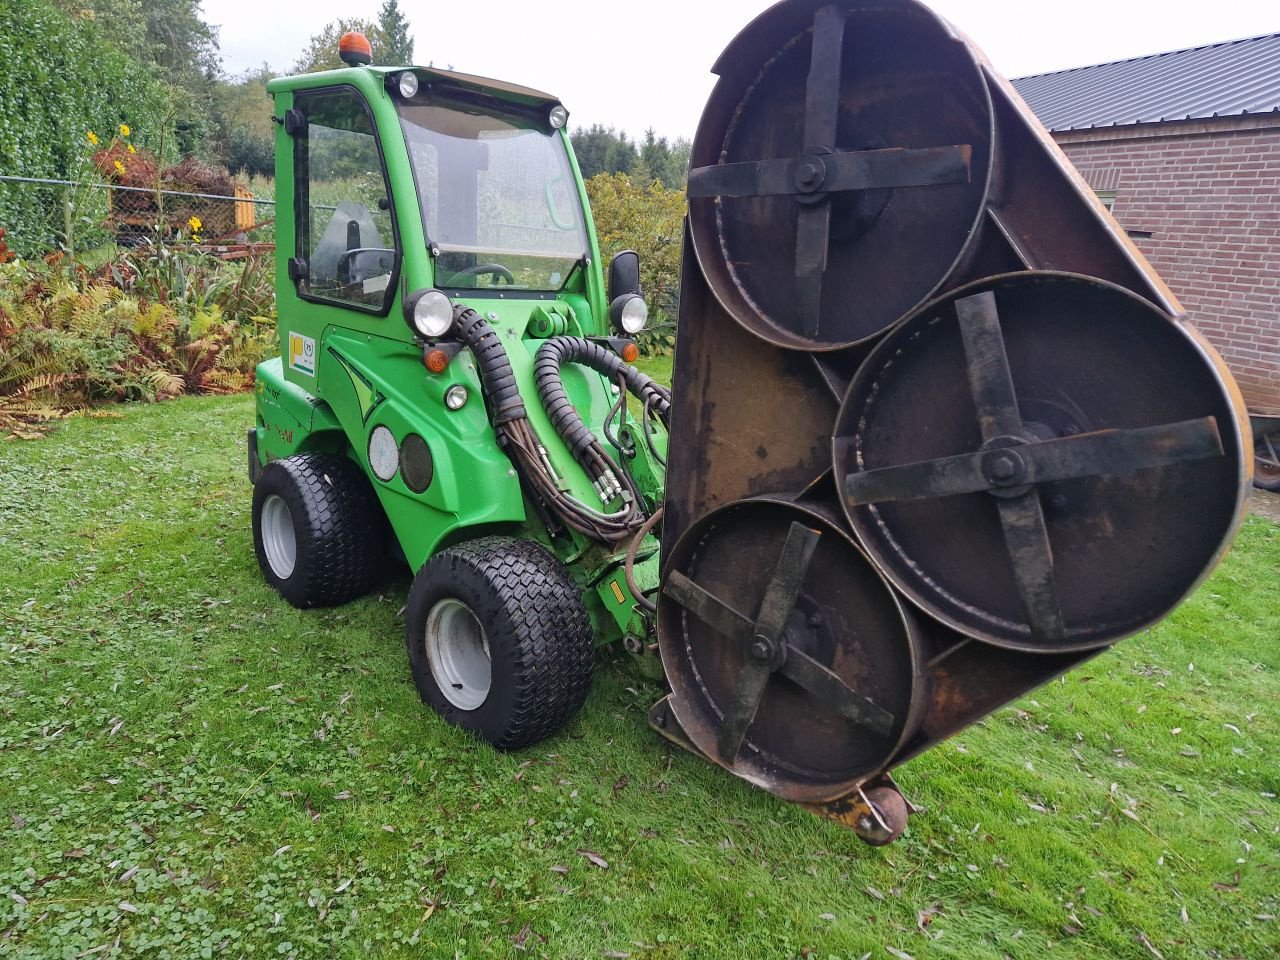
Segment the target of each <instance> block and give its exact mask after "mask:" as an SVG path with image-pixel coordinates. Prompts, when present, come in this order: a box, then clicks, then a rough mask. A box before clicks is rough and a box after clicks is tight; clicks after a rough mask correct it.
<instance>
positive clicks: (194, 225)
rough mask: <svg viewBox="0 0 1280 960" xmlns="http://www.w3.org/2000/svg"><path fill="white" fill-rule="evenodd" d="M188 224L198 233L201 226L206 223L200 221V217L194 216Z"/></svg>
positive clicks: (192, 230) (193, 231)
mask: <svg viewBox="0 0 1280 960" xmlns="http://www.w3.org/2000/svg"><path fill="white" fill-rule="evenodd" d="M187 226H189V227H190V228H191V232H192V233H198V232H199V231H200V228H201V227H202V226H204V224H203V223H201V222H200V218H199V217H195V216H193V217H192V218H191V219H190V220H188V221H187Z"/></svg>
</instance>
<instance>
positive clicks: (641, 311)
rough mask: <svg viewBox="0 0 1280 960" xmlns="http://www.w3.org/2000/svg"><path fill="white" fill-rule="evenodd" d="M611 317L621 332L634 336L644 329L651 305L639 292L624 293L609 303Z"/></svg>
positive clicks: (615, 326)
mask: <svg viewBox="0 0 1280 960" xmlns="http://www.w3.org/2000/svg"><path fill="white" fill-rule="evenodd" d="M609 319H610V320H612V321H613V326H614V328H615V329H616V330H617V331H618V332H619V333H623V334H626V335H627V336H630V337H633V336H635V335H636V334H637V333H639V332H640V331H641V330H643V329H644V325H645V321H647V320H648V319H649V307H648V305H647V304H646V303H645V302H644V298H643V297H642V296H640V294H638V293H624V294H623V295H622V296H620V297H618V299H616V300H614V301H613V303H611V304H609Z"/></svg>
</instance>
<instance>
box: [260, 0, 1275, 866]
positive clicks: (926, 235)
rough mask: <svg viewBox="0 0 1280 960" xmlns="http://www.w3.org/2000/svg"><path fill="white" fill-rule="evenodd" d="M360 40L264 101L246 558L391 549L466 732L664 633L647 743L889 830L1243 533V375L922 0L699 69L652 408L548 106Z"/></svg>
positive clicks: (425, 664) (431, 681)
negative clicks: (901, 777)
mask: <svg viewBox="0 0 1280 960" xmlns="http://www.w3.org/2000/svg"><path fill="white" fill-rule="evenodd" d="M342 55H343V59H344V60H345V62H346V63H347V64H348V66H347V67H346V68H344V69H341V70H333V71H328V72H324V73H316V74H311V75H306V76H297V77H287V78H281V79H276V80H273V81H271V83H270V84H269V87H268V89H269V91H270V94H271V96H272V97H273V98H274V120H275V122H276V185H277V221H276V223H277V226H276V229H277V252H276V277H277V301H278V309H279V327H280V344H281V355H280V356H279V357H275V358H272V359H271V360H269V361H267V362H265V363H263V364H262V365H261V366H260V367H259V368H258V377H257V422H256V425H255V427H254V428H253V429H252V430H250V431H249V435H248V446H249V451H248V452H249V472H250V476H251V478H252V481H253V485H254V493H253V534H254V544H255V547H256V551H257V556H258V561H259V563H260V565H261V567H262V571H263V574H264V576H265V577H266V579H267V581H268V582H269V583H270V584H271V585H272V586H273V587H274V588H275V589H276V590H278V591H279V592H280V593H281V594H282V595H283V596H284V597H285V599H287V600H288V601H289V602H290V603H292V604H294V605H295V606H298V607H317V606H327V605H334V604H341V603H344V602H346V601H349V600H352V599H355V598H356V597H359V596H361V595H362V594H364V593H366V592H367V591H369V590H371V589H372V588H373V587H374V585H375V584H377V583H378V582H379V581H380V580H381V578H382V577H383V576H384V575H385V574H386V573H387V572H388V569H389V567H390V566H391V565H392V564H395V563H400V564H402V565H407V567H408V568H409V570H410V571H411V572H412V573H413V583H412V586H411V588H410V590H409V597H408V602H407V605H406V608H405V642H406V646H407V649H408V654H409V663H410V668H411V671H412V674H413V679H414V681H415V683H416V684H417V687H418V690H419V692H420V693H421V695H422V699H423V700H424V701H426V702H427V703H428V704H429V705H430V706H431V707H432V708H433V709H434V710H435V711H437V712H438V713H439V714H440V715H441V716H442V717H444V719H445V720H447V721H448V722H450V723H452V724H455V725H457V726H459V727H462V728H464V729H466V730H469V731H472V732H473V733H475V734H476V735H478V736H479V737H481V738H482V739H484V740H485V741H487V742H489V743H490V744H492V745H494V746H495V747H497V748H499V749H519V748H521V747H525V746H528V745H530V744H533V743H535V742H537V741H539V740H541V739H543V738H545V737H548V736H551V735H552V734H554V733H555V732H556V731H557V730H558V729H560V728H561V727H562V726H563V725H564V724H565V723H566V722H567V721H568V720H569V719H570V718H571V717H572V716H573V714H574V713H575V711H577V710H578V709H579V708H580V707H581V706H582V705H583V703H584V701H585V700H586V697H587V692H588V689H589V686H590V681H591V672H592V665H593V661H594V653H595V647H596V646H597V645H603V644H608V643H614V642H617V641H622V642H623V643H624V645H625V647H626V649H627V650H628V651H630V652H631V653H633V654H635V655H636V656H637V657H639V658H641V659H648V660H651V661H653V660H655V659H656V658H655V655H654V651H655V649H656V651H657V654H658V656H659V657H660V659H661V665H662V672H663V676H664V678H665V681H666V683H667V686H668V692H667V693H666V695H665V696H664V697H663V698H662V699H661V700H660V701H659V702H658V703H657V704H656V705H655V706H654V708H653V709H652V710H651V711H650V714H649V717H648V720H649V723H650V725H651V726H652V727H653V728H654V730H655V731H656V732H657V733H658V734H660V735H661V736H663V737H665V738H667V739H668V740H670V741H672V742H674V743H676V744H679V745H680V746H682V747H684V748H686V749H688V750H689V751H691V752H693V753H694V754H696V755H698V756H700V757H702V758H704V759H706V760H709V761H711V762H713V763H716V764H718V765H720V766H722V767H723V768H725V769H726V770H728V771H730V772H731V773H733V774H735V775H737V776H739V777H742V778H744V779H746V780H748V781H750V782H751V783H753V784H755V785H757V786H759V787H761V788H763V789H765V790H768V791H770V792H771V793H774V794H775V795H777V796H779V797H781V798H783V799H786V800H789V801H792V802H796V803H800V804H802V805H804V806H806V807H807V808H809V809H811V810H813V811H814V812H816V813H818V814H820V815H822V816H826V817H829V818H831V819H833V820H836V821H838V822H840V823H843V824H845V825H847V826H849V827H850V828H852V829H853V830H854V831H855V832H856V833H857V834H858V836H860V837H861V838H862V839H864V840H866V841H867V842H870V843H876V844H880V843H887V842H889V841H890V840H892V839H894V838H895V837H897V836H898V835H899V834H900V833H901V832H902V830H903V828H904V827H905V825H906V818H907V814H908V811H909V804H907V803H906V801H905V800H904V799H903V797H902V795H901V793H900V792H899V791H898V789H897V787H896V785H895V784H894V782H893V780H892V779H891V778H890V775H889V771H890V770H891V769H892V768H893V767H895V766H897V765H899V764H901V763H903V762H905V761H906V760H908V759H910V758H911V757H913V756H915V755H917V754H919V753H920V752H921V751H923V750H925V749H928V748H929V747H931V746H933V745H936V744H937V743H938V742H940V741H941V740H943V739H945V738H947V737H949V736H951V735H953V734H954V733H956V732H957V731H959V730H961V729H963V728H964V727H965V726H967V725H969V724H971V723H973V722H975V721H977V720H979V719H981V718H982V717H983V716H985V715H987V714H989V713H990V712H991V711H993V710H995V709H997V708H998V707H1000V706H1001V705H1002V704H1004V703H1007V702H1009V701H1010V700H1012V699H1014V698H1016V697H1018V696H1020V695H1022V694H1023V693H1025V692H1027V691H1028V690H1031V689H1033V688H1034V687H1036V686H1038V685H1039V684H1042V683H1045V682H1047V681H1048V680H1050V679H1052V678H1053V677H1055V676H1057V675H1059V674H1061V673H1062V672H1064V671H1066V670H1068V669H1070V668H1072V667H1074V666H1076V665H1078V664H1079V663H1081V662H1083V661H1084V660H1086V659H1088V658H1090V657H1092V656H1095V655H1097V654H1099V653H1101V652H1103V651H1105V650H1107V649H1108V648H1109V647H1110V646H1111V645H1113V644H1114V643H1115V642H1116V641H1118V640H1120V639H1121V638H1123V637H1124V636H1127V635H1129V634H1132V633H1134V632H1136V631H1138V630H1142V629H1145V628H1146V627H1148V626H1150V625H1151V624H1153V623H1155V622H1156V621H1158V620H1159V619H1161V618H1162V617H1164V616H1165V615H1167V614H1168V613H1169V611H1171V610H1172V609H1173V608H1174V607H1175V606H1176V605H1177V604H1178V603H1179V602H1180V601H1181V600H1182V599H1183V598H1185V597H1186V596H1187V595H1188V594H1189V593H1190V592H1191V591H1192V590H1193V589H1194V588H1195V587H1196V586H1197V585H1198V584H1199V583H1200V582H1201V581H1202V580H1203V579H1204V577H1205V576H1207V574H1208V572H1209V571H1210V570H1211V569H1212V568H1213V566H1214V564H1215V563H1216V562H1217V560H1218V559H1219V558H1220V557H1221V555H1222V554H1223V552H1224V551H1225V550H1226V549H1227V547H1228V546H1229V544H1230V542H1231V539H1232V537H1233V536H1234V533H1235V531H1236V529H1237V527H1238V525H1239V523H1240V520H1241V517H1242V514H1243V510H1244V505H1245V498H1244V497H1245V489H1246V487H1247V484H1248V482H1249V467H1250V463H1251V457H1250V455H1249V454H1250V450H1249V447H1248V444H1247V443H1246V439H1245V438H1246V437H1247V436H1248V430H1247V419H1246V418H1245V414H1244V406H1243V403H1242V402H1241V400H1240V397H1239V393H1238V391H1237V390H1236V388H1235V385H1234V383H1233V382H1232V380H1231V377H1230V375H1229V374H1228V373H1227V372H1226V369H1225V367H1224V366H1223V365H1222V363H1221V360H1220V359H1219V358H1218V357H1217V356H1216V354H1214V352H1213V351H1212V349H1211V348H1210V347H1209V346H1208V345H1207V344H1206V343H1205V342H1204V341H1203V339H1202V338H1201V337H1199V335H1198V334H1197V333H1196V332H1195V330H1194V329H1193V328H1192V327H1191V326H1190V325H1189V324H1188V322H1187V320H1186V317H1185V315H1184V313H1183V311H1182V308H1181V306H1180V305H1179V304H1178V301H1177V300H1176V298H1175V297H1174V296H1173V294H1172V293H1170V291H1169V290H1168V288H1167V287H1165V285H1164V284H1163V283H1162V282H1161V281H1160V279H1159V277H1157V276H1156V275H1155V273H1154V272H1153V271H1152V270H1151V268H1150V266H1149V265H1148V264H1147V262H1146V261H1145V259H1143V257H1142V254H1141V253H1140V252H1139V251H1138V250H1137V248H1136V247H1135V246H1134V245H1133V243H1132V242H1131V241H1130V239H1129V238H1128V237H1127V236H1126V235H1125V233H1124V232H1123V231H1122V230H1121V229H1120V228H1119V227H1118V226H1117V225H1116V224H1115V222H1114V221H1113V220H1112V219H1111V218H1110V216H1109V214H1108V213H1107V211H1106V210H1104V209H1103V208H1102V206H1101V205H1100V204H1099V203H1098V202H1097V200H1096V198H1095V197H1094V196H1093V194H1092V192H1091V191H1090V190H1089V188H1088V186H1087V185H1086V184H1085V182H1084V181H1083V180H1082V179H1081V178H1080V177H1079V175H1078V174H1077V173H1076V172H1075V170H1074V169H1073V168H1072V167H1071V165H1070V163H1069V162H1068V161H1067V159H1066V158H1065V157H1064V156H1063V154H1062V153H1061V151H1059V150H1058V148H1057V147H1056V145H1054V143H1053V141H1052V140H1051V139H1050V138H1049V137H1048V135H1047V134H1046V133H1045V131H1044V129H1043V128H1042V127H1041V126H1040V124H1039V123H1038V122H1037V121H1036V119H1035V118H1034V116H1033V115H1032V114H1031V113H1030V111H1029V110H1028V109H1027V108H1026V106H1025V104H1023V103H1022V101H1021V100H1020V99H1019V98H1018V96H1017V94H1016V92H1014V91H1013V89H1012V88H1011V87H1010V86H1009V85H1008V84H1007V83H1006V82H1005V81H1004V80H1003V79H1002V78H1001V77H1000V76H999V75H998V74H997V73H996V72H995V71H994V70H993V69H992V68H991V66H990V64H989V63H988V62H987V61H986V60H985V59H984V58H983V57H982V55H981V54H980V53H979V52H978V51H977V49H976V48H975V47H974V46H973V45H972V44H971V43H970V42H969V41H968V40H967V38H965V37H964V36H963V35H962V34H960V33H959V32H957V31H956V30H955V28H954V27H952V26H951V25H950V24H948V23H946V22H945V21H943V20H941V19H940V18H938V17H936V16H935V15H934V14H932V13H931V12H930V11H929V10H928V9H927V8H926V7H924V6H923V5H922V4H920V3H918V2H916V0H836V2H819V0H783V2H781V3H778V4H776V5H775V6H773V7H771V8H770V9H768V10H766V11H765V12H763V13H762V14H761V15H760V16H759V17H758V18H756V20H754V21H753V22H752V23H751V24H749V25H748V26H747V27H746V28H745V29H743V31H742V32H741V33H740V34H739V36H738V37H737V38H736V39H735V40H734V41H733V42H732V43H731V44H730V45H729V47H728V48H727V49H726V50H725V51H724V53H723V54H722V55H721V57H720V59H719V60H718V61H717V62H716V63H715V65H714V68H713V70H714V72H715V73H716V75H717V77H718V79H717V81H716V85H715V88H714V90H713V92H712V94H711V97H710V99H709V101H708V103H707V105H706V108H705V110H704V113H703V116H702V120H701V122H700V124H699V127H698V131H697V135H696V136H695V138H694V141H693V148H692V158H691V169H690V173H689V182H688V199H689V214H688V218H687V221H686V225H685V236H684V253H683V263H682V271H683V272H682V278H681V294H680V305H679V317H678V321H679V322H678V333H677V344H676V361H675V373H674V378H673V388H672V389H671V390H668V389H667V388H666V387H665V386H663V385H660V384H658V383H655V382H654V381H653V380H651V379H650V378H649V377H647V376H646V375H644V374H643V373H642V372H640V371H639V370H637V369H636V368H635V367H634V366H632V363H633V362H634V361H635V359H636V357H637V349H636V340H635V337H636V335H637V334H638V333H639V332H640V331H641V330H642V329H643V327H644V325H645V323H646V320H647V316H648V309H647V307H646V304H645V301H644V299H643V298H642V291H641V290H640V288H639V262H638V259H637V257H636V255H635V254H634V253H632V252H622V253H619V254H617V255H616V256H614V257H613V258H612V260H611V262H610V263H609V266H608V269H607V271H606V270H605V268H604V264H603V263H602V260H601V256H600V249H599V244H598V242H597V238H596V234H595V231H594V228H593V225H592V221H591V216H590V212H589V208H588V201H587V194H586V191H585V189H584V185H583V181H582V177H581V174H580V172H579V169H578V166H577V163H576V161H575V159H574V155H573V150H572V148H571V146H570V141H569V137H568V136H567V132H566V121H567V119H568V114H567V111H566V109H565V107H564V106H563V105H562V104H561V103H560V102H559V101H558V100H557V99H556V98H555V97H552V96H549V95H547V94H545V93H540V92H538V91H536V90H531V89H528V88H526V87H522V86H517V85H514V84H511V83H505V82H499V81H496V80H490V79H485V78H483V77H478V76H471V75H466V74H461V73H455V72H452V71H447V70H439V69H434V68H426V67H408V66H403V67H384V66H372V65H371V56H370V51H369V46H368V42H367V41H366V40H364V38H363V37H360V36H359V35H352V34H348V35H347V36H346V37H344V38H343V41H342ZM606 274H607V279H606ZM655 641H656V643H655Z"/></svg>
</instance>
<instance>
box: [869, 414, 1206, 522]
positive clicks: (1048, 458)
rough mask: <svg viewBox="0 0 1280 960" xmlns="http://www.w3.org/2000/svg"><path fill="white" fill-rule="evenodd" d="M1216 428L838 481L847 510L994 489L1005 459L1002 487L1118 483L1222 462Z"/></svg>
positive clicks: (1094, 438) (1034, 446)
mask: <svg viewBox="0 0 1280 960" xmlns="http://www.w3.org/2000/svg"><path fill="white" fill-rule="evenodd" d="M1222 452H1223V448H1222V437H1221V435H1220V434H1219V432H1218V423H1217V420H1216V419H1214V418H1213V417H1201V418H1198V419H1195V420H1183V421H1180V422H1178V423H1166V424H1159V425H1157V426H1154V427H1137V428H1135V429H1131V430H1100V431H1097V432H1096V433H1082V434H1077V435H1076V436H1074V437H1060V438H1058V439H1056V440H1044V441H1040V442H1036V443H1027V444H1022V445H1020V446H1014V447H1002V448H1000V449H997V450H981V451H978V452H976V453H963V454H960V455H958V456H954V457H943V458H941V459H938V460H923V461H920V462H919V463H907V464H903V465H901V466H897V467H882V468H880V469H877V470H867V471H864V472H862V473H851V474H848V475H847V476H846V477H845V496H846V497H848V498H849V500H850V502H851V503H853V504H854V505H858V504H864V503H883V502H886V501H891V500H920V499H924V498H928V497H949V496H955V495H957V494H962V493H978V492H981V491H984V490H992V489H999V487H1000V486H1001V485H1002V484H1001V483H999V482H997V480H995V479H993V478H992V475H991V470H992V466H991V465H992V462H993V461H994V460H996V459H1001V458H1011V459H1010V462H1011V463H1013V464H1014V467H1015V468H1016V469H1015V471H1014V473H1013V474H1012V475H1010V477H1009V478H1008V483H1007V484H1004V485H1006V486H1021V485H1024V484H1030V483H1053V482H1055V481H1058V480H1075V479H1078V478H1080V477H1091V476H1119V475H1122V474H1128V473H1134V472H1136V471H1138V470H1149V469H1152V468H1154V467H1165V466H1170V465H1171V464H1175V463H1184V462H1188V461H1192V460H1204V459H1207V458H1209V457H1216V456H1221V455H1222Z"/></svg>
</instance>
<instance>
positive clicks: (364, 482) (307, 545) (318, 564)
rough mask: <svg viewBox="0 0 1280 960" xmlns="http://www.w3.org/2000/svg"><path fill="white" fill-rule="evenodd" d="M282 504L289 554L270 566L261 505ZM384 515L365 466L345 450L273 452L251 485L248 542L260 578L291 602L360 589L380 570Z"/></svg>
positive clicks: (325, 599)
mask: <svg viewBox="0 0 1280 960" xmlns="http://www.w3.org/2000/svg"><path fill="white" fill-rule="evenodd" d="M273 496H274V497H278V498H279V499H280V500H283V501H284V504H285V505H286V506H287V507H288V511H289V518H290V519H291V521H292V527H293V535H294V541H295V555H296V559H295V562H294V565H293V570H292V572H291V573H290V574H289V575H287V576H281V575H279V574H278V573H277V571H276V570H274V569H273V568H272V564H271V562H270V561H269V559H268V556H267V553H266V550H265V548H264V544H263V539H264V537H263V512H264V511H263V508H264V505H266V504H267V503H268V501H269V500H270V498H272V497H273ZM385 530H386V523H385V520H384V518H383V516H382V511H381V509H380V508H379V506H378V503H377V497H376V495H375V494H374V492H373V489H372V487H371V486H370V485H369V480H368V478H367V477H365V475H364V472H363V471H362V470H361V469H360V467H359V466H357V465H356V464H355V463H354V462H353V461H351V460H348V459H347V458H346V457H337V456H329V455H325V454H300V455H298V456H294V457H287V458H285V459H283V460H274V461H272V462H271V463H269V464H267V466H266V467H264V468H263V470H262V474H261V476H259V477H258V480H257V482H256V483H255V484H254V485H253V546H254V551H255V552H256V553H257V555H258V565H259V566H260V567H261V568H262V575H263V576H264V577H265V578H266V580H267V583H269V584H271V586H273V587H275V589H276V590H277V591H279V593H280V595H281V596H283V597H284V598H285V599H286V600H288V601H289V602H290V603H291V604H293V605H294V606H295V607H301V608H307V607H334V606H338V605H339V604H343V603H347V602H348V601H350V600H354V599H356V598H357V597H362V596H364V595H365V594H366V593H368V592H369V591H370V590H372V589H373V587H374V585H375V584H376V583H377V582H378V580H379V578H380V577H381V575H382V573H383V572H384V570H385V564H386V561H385V556H386V549H385V547H386V534H385Z"/></svg>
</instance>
